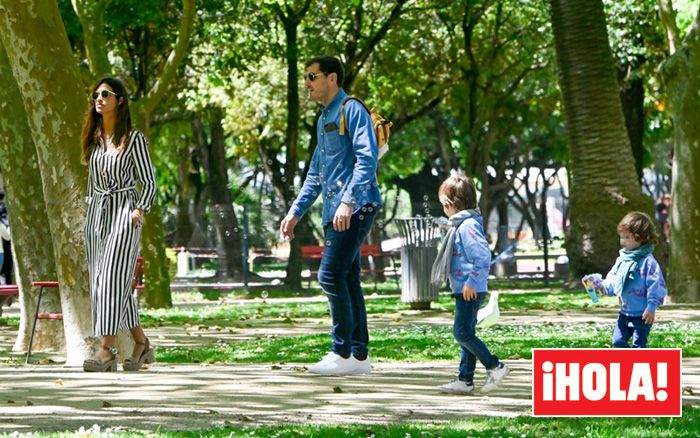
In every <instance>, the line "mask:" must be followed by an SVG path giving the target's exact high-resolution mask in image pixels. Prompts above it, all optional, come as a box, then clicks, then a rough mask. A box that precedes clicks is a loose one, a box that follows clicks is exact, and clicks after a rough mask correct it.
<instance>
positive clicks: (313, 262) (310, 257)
mask: <svg viewBox="0 0 700 438" xmlns="http://www.w3.org/2000/svg"><path fill="white" fill-rule="evenodd" d="M301 257H302V259H304V260H305V261H306V262H307V265H308V267H309V278H308V283H307V287H309V286H311V280H312V278H313V276H314V275H318V269H317V265H318V263H317V262H320V260H321V259H322V258H323V246H320V245H303V246H302V247H301ZM369 258H372V259H377V258H385V259H386V258H388V259H389V263H390V267H389V270H390V271H392V272H393V273H394V280H396V287H397V288H400V286H399V276H398V269H397V268H396V264H395V262H394V254H393V253H390V252H386V251H382V248H381V246H379V245H362V246H361V247H360V264H361V268H360V273H361V274H385V273H386V269H385V268H382V269H373V268H371V267H370V266H367V263H365V261H367V259H369ZM363 265H364V266H363ZM373 279H374V290H375V291H376V290H377V276H376V275H374V276H373Z"/></svg>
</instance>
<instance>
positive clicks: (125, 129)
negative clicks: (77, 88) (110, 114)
mask: <svg viewBox="0 0 700 438" xmlns="http://www.w3.org/2000/svg"><path fill="white" fill-rule="evenodd" d="M102 84H107V85H109V87H110V88H111V89H112V91H113V92H114V93H115V94H116V96H115V98H116V99H117V124H116V126H115V127H114V137H113V138H114V139H115V142H114V143H115V144H116V145H117V153H118V154H121V153H122V152H124V150H125V149H126V146H127V144H128V143H129V133H131V112H130V111H129V96H128V95H127V93H126V87H124V84H123V83H122V81H120V80H119V79H117V78H113V77H105V78H102V79H100V80H99V82H97V84H95V86H94V87H92V89H91V90H90V98H89V103H88V110H87V114H86V116H85V125H83V134H82V141H81V143H82V147H83V153H82V155H81V160H80V161H81V162H82V163H83V164H87V163H88V160H89V159H90V154H92V151H93V150H94V149H95V146H97V145H98V144H99V142H100V137H101V136H102V114H100V113H98V112H97V111H95V100H94V99H93V98H92V95H93V93H95V90H97V88H98V87H99V86H100V85H102ZM119 99H121V102H120V101H119Z"/></svg>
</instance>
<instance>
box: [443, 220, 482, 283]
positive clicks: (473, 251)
mask: <svg viewBox="0 0 700 438" xmlns="http://www.w3.org/2000/svg"><path fill="white" fill-rule="evenodd" d="M490 268H491V250H490V249H489V244H488V242H487V241H486V238H485V237H484V226H483V224H482V222H481V216H471V217H468V218H466V219H464V221H462V223H461V224H459V227H457V234H456V235H455V243H454V247H453V249H452V263H451V265H450V287H451V289H452V294H453V295H462V288H463V287H464V284H465V283H466V284H468V285H469V286H471V287H473V288H474V290H476V292H477V293H479V292H488V279H489V270H490Z"/></svg>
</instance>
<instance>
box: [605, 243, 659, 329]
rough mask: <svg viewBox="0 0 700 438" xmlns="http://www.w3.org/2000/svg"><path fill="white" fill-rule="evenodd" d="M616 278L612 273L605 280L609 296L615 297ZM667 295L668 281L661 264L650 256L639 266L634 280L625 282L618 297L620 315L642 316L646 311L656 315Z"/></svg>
mask: <svg viewBox="0 0 700 438" xmlns="http://www.w3.org/2000/svg"><path fill="white" fill-rule="evenodd" d="M614 277H615V276H614V272H613V271H610V272H608V275H607V276H606V277H605V279H604V280H603V287H604V288H605V292H606V294H607V295H609V296H613V295H615V293H614V292H613V291H614V289H615V286H614V284H615V278H614ZM666 294H667V291H666V281H665V280H664V274H663V273H662V272H661V267H660V266H659V262H657V261H656V259H655V258H654V256H653V255H651V254H648V255H647V256H645V257H644V258H643V259H641V260H640V261H639V263H638V264H637V270H636V271H635V272H634V275H633V276H632V279H630V280H627V281H626V282H625V287H624V289H623V290H622V293H621V294H620V296H619V297H618V300H620V313H622V314H624V315H626V316H642V314H644V311H645V310H648V311H649V312H652V313H654V312H656V308H657V307H659V306H660V305H662V304H663V303H664V297H665V296H666Z"/></svg>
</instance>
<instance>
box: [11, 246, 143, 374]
mask: <svg viewBox="0 0 700 438" xmlns="http://www.w3.org/2000/svg"><path fill="white" fill-rule="evenodd" d="M59 285H60V284H59V282H58V281H32V287H38V288H39V295H38V296H37V298H36V307H35V310H34V323H33V324H32V332H31V335H30V336H29V347H28V348H27V358H26V359H25V361H24V364H25V365H26V364H28V363H29V357H30V356H31V355H32V344H33V343H34V332H35V331H36V322H37V321H38V320H40V319H47V320H52V321H61V320H63V313H44V312H40V309H41V307H40V306H41V298H42V296H43V295H44V288H58V287H59ZM132 285H133V287H134V294H137V293H138V291H140V290H142V289H143V287H144V285H143V257H141V256H139V257H138V258H137V259H136V267H135V268H134V275H133V280H132ZM136 298H137V302H138V295H137V297H136Z"/></svg>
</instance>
